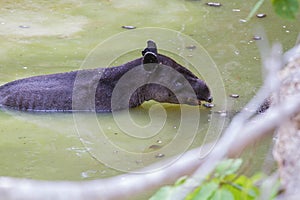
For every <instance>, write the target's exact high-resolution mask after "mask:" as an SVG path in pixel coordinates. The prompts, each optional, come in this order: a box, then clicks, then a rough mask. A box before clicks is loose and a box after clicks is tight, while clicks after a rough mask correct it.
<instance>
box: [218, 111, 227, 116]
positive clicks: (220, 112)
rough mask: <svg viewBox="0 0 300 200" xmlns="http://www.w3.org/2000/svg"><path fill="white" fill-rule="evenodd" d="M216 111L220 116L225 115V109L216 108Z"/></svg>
mask: <svg viewBox="0 0 300 200" xmlns="http://www.w3.org/2000/svg"><path fill="white" fill-rule="evenodd" d="M216 113H217V114H219V115H220V116H222V117H225V116H227V112H226V111H225V110H218V111H216Z"/></svg>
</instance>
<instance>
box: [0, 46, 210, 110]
mask: <svg viewBox="0 0 300 200" xmlns="http://www.w3.org/2000/svg"><path fill="white" fill-rule="evenodd" d="M148 64H150V66H154V67H153V69H152V68H151V70H149V69H148V70H142V71H141V70H138V71H137V72H136V74H135V75H134V77H133V78H130V80H129V79H128V82H131V83H134V82H135V80H136V82H143V81H144V82H145V81H147V80H148V81H149V80H151V82H147V84H144V85H141V86H140V87H138V88H137V89H136V90H134V91H133V92H132V94H130V95H129V97H130V98H129V99H128V101H127V102H126V99H125V102H124V103H120V102H119V101H115V102H117V104H118V105H113V103H114V102H112V99H116V98H112V96H113V94H114V93H113V91H114V89H115V87H116V85H117V84H118V82H119V81H120V79H121V78H122V77H124V75H125V74H128V72H130V71H131V70H133V69H135V68H138V67H141V66H146V65H148ZM158 65H162V66H168V67H170V69H174V70H176V72H178V74H179V76H182V77H184V78H185V79H186V80H187V83H189V84H190V86H191V88H192V89H193V92H194V94H195V95H194V96H193V97H192V96H189V95H188V97H186V98H185V97H184V96H186V95H185V93H186V92H183V91H184V90H182V91H179V96H182V98H181V97H179V98H178V97H177V96H176V94H175V96H174V93H177V92H176V91H175V92H174V91H172V89H171V88H166V87H164V86H161V85H159V84H155V83H154V82H155V81H158V80H159V79H160V80H162V77H164V76H165V77H167V78H166V80H168V82H172V81H173V80H174V81H175V83H174V84H175V85H176V81H177V78H176V77H177V75H176V77H175V75H174V76H172V77H168V74H169V73H166V72H164V71H163V70H157V68H158V67H157V66H158ZM143 71H144V72H143ZM154 71H155V72H154ZM158 71H159V72H158ZM179 76H178V77H179ZM149 77H150V78H149ZM151 77H152V78H151ZM157 77H159V78H157ZM147 78H148V79H147ZM146 79H147V80H146ZM163 79H164V78H163ZM126 82H127V81H126ZM126 82H123V83H122V85H124V84H125V86H124V88H125V87H126ZM128 87H131V86H130V85H129V86H128ZM170 87H172V86H170ZM125 90H126V89H125ZM123 92H124V90H123ZM125 92H126V91H125ZM181 94H182V95H181ZM123 96H124V94H120V96H119V97H117V99H120V100H121V99H122V98H121V97H123ZM125 96H126V95H125ZM180 98H181V99H182V100H180ZM152 99H153V100H156V101H158V102H168V103H187V104H191V105H199V102H200V101H201V100H204V101H209V102H210V101H211V100H212V98H211V96H210V92H209V89H208V87H207V86H206V84H205V83H204V82H203V81H202V80H200V79H198V78H197V77H196V76H195V75H194V74H193V73H191V72H190V71H189V70H187V69H186V68H184V67H182V66H181V65H179V64H178V63H176V62H175V61H174V60H172V59H171V58H169V57H167V56H164V55H161V54H157V49H156V45H155V43H154V42H152V41H149V42H148V47H147V48H146V49H145V50H144V51H143V57H141V58H138V59H136V60H133V61H130V62H128V63H126V64H123V65H121V66H117V67H111V68H97V69H90V70H79V71H73V72H67V73H58V74H50V75H42V76H35V77H30V78H25V79H20V80H16V81H13V82H9V83H7V84H5V85H2V86H0V107H6V108H13V109H18V110H23V111H62V112H66V111H74V110H95V111H97V112H110V111H112V109H113V108H115V109H118V110H119V109H126V108H130V107H136V106H139V105H141V104H142V103H143V102H144V101H147V100H152ZM119 104H120V105H119Z"/></svg>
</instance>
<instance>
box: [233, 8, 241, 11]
mask: <svg viewBox="0 0 300 200" xmlns="http://www.w3.org/2000/svg"><path fill="white" fill-rule="evenodd" d="M240 11H241V10H240V9H236V8H234V9H232V12H240Z"/></svg>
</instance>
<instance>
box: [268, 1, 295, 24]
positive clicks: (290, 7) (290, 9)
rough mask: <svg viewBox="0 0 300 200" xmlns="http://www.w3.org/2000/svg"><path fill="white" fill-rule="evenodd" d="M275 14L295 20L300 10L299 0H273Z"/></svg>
mask: <svg viewBox="0 0 300 200" xmlns="http://www.w3.org/2000/svg"><path fill="white" fill-rule="evenodd" d="M272 4H273V7H274V9H275V12H276V13H277V14H278V15H279V16H281V17H283V18H287V19H295V18H296V14H297V12H298V9H299V3H298V0H272Z"/></svg>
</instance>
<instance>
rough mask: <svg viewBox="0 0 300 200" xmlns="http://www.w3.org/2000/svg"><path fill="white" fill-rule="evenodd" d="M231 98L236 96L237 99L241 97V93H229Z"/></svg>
mask: <svg viewBox="0 0 300 200" xmlns="http://www.w3.org/2000/svg"><path fill="white" fill-rule="evenodd" d="M229 96H230V97H231V98H235V99H237V98H239V97H240V95H238V94H231V95H229Z"/></svg>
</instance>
